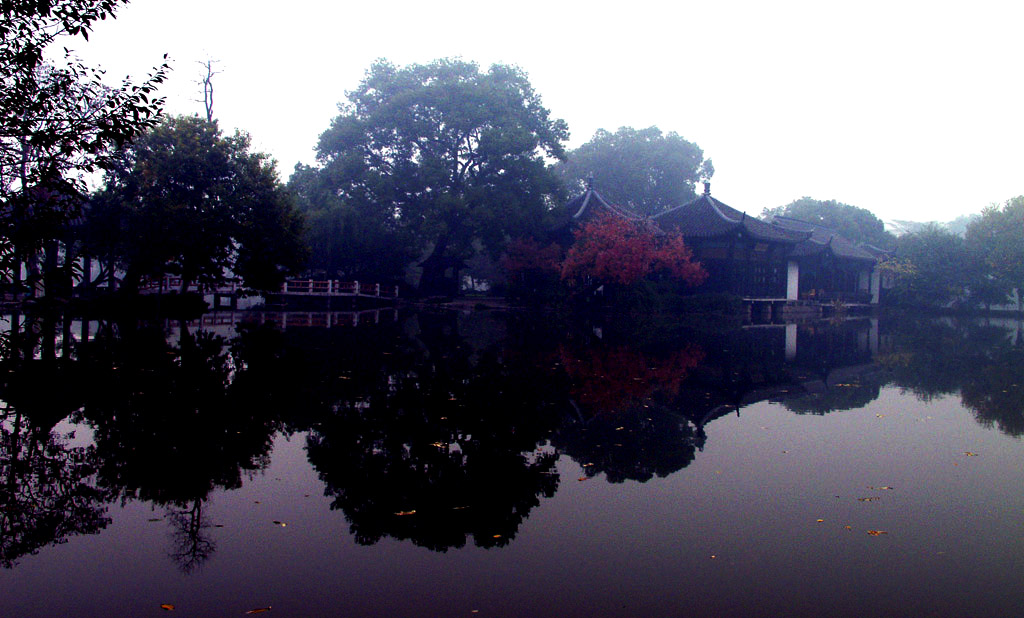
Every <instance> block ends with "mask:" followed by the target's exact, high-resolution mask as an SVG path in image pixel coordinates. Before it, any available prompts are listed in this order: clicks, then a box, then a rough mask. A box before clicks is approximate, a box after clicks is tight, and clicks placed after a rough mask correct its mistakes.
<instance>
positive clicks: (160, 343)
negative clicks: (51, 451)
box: [83, 325, 279, 572]
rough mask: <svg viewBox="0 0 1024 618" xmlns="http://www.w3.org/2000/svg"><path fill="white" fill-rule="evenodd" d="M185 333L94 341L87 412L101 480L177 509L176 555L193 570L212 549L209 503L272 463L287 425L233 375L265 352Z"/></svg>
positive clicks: (148, 332)
mask: <svg viewBox="0 0 1024 618" xmlns="http://www.w3.org/2000/svg"><path fill="white" fill-rule="evenodd" d="M178 339H179V340H178V344H177V345H176V346H175V345H172V344H170V343H168V342H167V340H166V339H165V336H164V333H163V332H162V330H160V329H150V328H143V329H138V330H133V329H131V328H122V329H120V331H119V336H117V337H112V336H111V337H105V338H100V339H97V340H96V341H94V342H91V344H90V347H89V348H88V349H87V350H85V353H86V354H88V355H89V358H90V360H91V361H92V362H93V364H94V365H95V366H96V367H97V369H96V372H95V375H94V378H95V381H96V384H95V387H94V388H93V389H92V390H91V393H90V397H89V399H88V401H87V402H86V406H85V409H84V412H83V415H84V416H85V418H87V419H88V421H89V422H90V423H91V424H92V425H93V426H94V428H95V436H96V448H97V455H98V457H99V459H100V462H101V464H100V467H99V480H100V483H101V484H102V485H103V486H104V487H107V488H109V489H110V490H111V492H112V493H113V494H114V495H116V496H120V497H121V499H122V500H130V499H135V500H147V501H151V502H153V503H154V504H157V505H161V506H165V507H168V508H169V510H170V517H169V519H170V522H171V525H172V527H173V528H174V532H173V534H172V537H173V542H174V549H173V550H172V551H171V555H172V556H174V557H175V558H176V559H179V560H180V562H179V564H180V566H181V568H182V569H183V570H185V571H186V572H188V571H191V570H193V569H195V568H196V567H197V566H198V565H199V564H201V563H202V562H203V561H204V560H206V559H207V558H208V557H209V556H210V555H211V554H212V552H213V549H214V544H213V543H212V541H210V540H209V539H207V538H206V537H205V536H204V534H203V530H204V529H205V528H206V524H205V523H204V522H203V518H202V515H203V511H202V509H203V503H204V502H205V501H206V500H207V498H208V496H209V494H210V492H211V491H213V490H214V489H217V488H221V489H234V488H238V487H240V486H241V485H242V477H243V473H245V472H247V471H254V470H259V469H262V468H264V467H265V466H266V465H267V464H268V463H269V452H270V446H271V437H272V434H273V432H274V431H275V430H276V428H277V427H278V425H279V423H278V422H277V421H276V420H275V418H274V417H273V416H272V415H271V414H272V410H268V409H267V408H265V407H262V406H259V405H254V404H253V402H254V400H256V399H258V396H254V395H253V394H252V393H249V392H239V390H238V389H235V388H234V385H233V383H232V381H231V378H232V372H233V370H236V371H237V373H236V374H235V377H236V380H237V379H238V377H239V376H240V375H242V374H244V373H245V372H246V371H249V370H250V367H253V369H252V370H254V371H258V370H259V366H260V360H259V359H260V356H259V354H257V353H256V352H254V351H253V350H252V349H251V348H248V350H249V353H248V355H247V356H245V357H244V358H243V357H241V356H238V357H235V358H232V357H231V356H229V354H228V352H227V351H226V350H225V341H224V339H223V338H221V337H218V336H215V335H212V334H210V333H207V332H202V331H200V332H198V333H190V332H189V331H188V329H187V328H186V327H185V326H184V325H182V326H181V327H180V329H179V337H178ZM243 348H246V346H245V345H243V344H240V348H239V349H243ZM243 382H244V381H243ZM248 384H249V385H250V386H254V385H253V384H252V383H251V382H248Z"/></svg>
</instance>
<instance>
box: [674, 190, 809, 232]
mask: <svg viewBox="0 0 1024 618" xmlns="http://www.w3.org/2000/svg"><path fill="white" fill-rule="evenodd" d="M654 221H655V222H656V223H657V224H658V225H660V226H661V227H662V228H664V229H665V230H676V231H678V232H679V233H681V234H682V235H683V237H684V238H712V237H715V236H724V235H726V234H729V233H733V232H739V231H743V232H745V233H746V234H747V235H748V236H750V237H752V238H755V239H757V240H767V241H773V242H784V243H798V242H800V241H802V240H804V239H806V238H807V236H808V235H807V233H806V232H798V231H793V230H787V229H784V228H781V227H776V226H773V225H769V224H768V223H765V222H764V221H761V220H760V219H756V218H754V217H748V216H747V214H746V213H744V212H740V211H738V210H736V209H735V208H733V207H731V206H729V205H727V204H724V203H722V202H720V201H718V200H716V199H715V198H713V197H711V196H710V195H709V194H707V193H705V194H703V195H701V196H699V197H698V198H697V199H695V200H693V201H691V202H688V203H686V204H683V205H682V206H677V207H675V208H672V209H671V210H666V211H665V212H662V213H659V214H657V215H655V216H654Z"/></svg>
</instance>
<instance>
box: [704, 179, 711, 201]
mask: <svg viewBox="0 0 1024 618" xmlns="http://www.w3.org/2000/svg"><path fill="white" fill-rule="evenodd" d="M704 195H706V196H708V197H711V181H710V180H705V181H704Z"/></svg>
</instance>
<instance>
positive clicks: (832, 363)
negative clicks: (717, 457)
mask: <svg viewBox="0 0 1024 618" xmlns="http://www.w3.org/2000/svg"><path fill="white" fill-rule="evenodd" d="M878 333H879V330H878V320H875V319H862V320H847V321H844V322H842V323H838V324H836V323H827V324H805V325H796V324H788V325H764V326H750V327H746V328H743V329H737V330H734V331H729V332H724V333H722V332H719V333H706V332H705V333H699V332H696V333H690V334H688V335H687V336H686V341H687V343H686V347H687V348H689V349H693V348H695V349H699V350H700V351H701V356H700V360H699V362H697V363H696V364H695V366H692V367H689V368H687V370H686V371H687V373H686V375H684V376H683V377H682V379H681V380H679V381H677V382H673V381H672V380H671V379H670V378H671V377H670V376H666V375H664V373H663V372H662V373H657V374H655V373H652V375H651V376H650V379H649V380H648V381H647V384H648V385H649V386H651V388H648V389H647V390H646V391H639V390H637V391H634V394H635V395H637V396H633V397H631V398H629V399H626V400H612V405H613V406H614V407H612V408H609V409H602V408H601V407H600V406H599V405H598V404H599V403H600V401H595V400H594V399H593V398H592V397H590V398H588V397H586V396H588V395H590V394H591V393H592V392H593V390H594V389H593V388H579V387H577V388H575V389H574V390H573V393H572V394H573V395H574V398H573V399H572V400H571V401H570V403H571V405H572V410H573V412H572V413H571V414H570V415H568V418H567V419H566V421H565V422H564V423H563V424H562V427H560V428H559V430H558V432H557V433H556V435H555V437H554V438H553V440H552V442H553V444H554V445H555V446H556V447H557V448H558V449H559V450H560V451H562V452H564V453H565V454H567V455H569V456H570V457H572V458H573V459H574V460H576V461H577V462H578V463H579V464H580V465H582V466H585V467H584V471H585V473H586V474H587V475H588V476H593V475H595V474H598V473H605V474H606V475H607V478H608V480H609V481H612V482H621V481H623V480H627V479H629V480H638V481H641V482H643V481H647V480H649V479H650V478H652V477H653V476H655V475H657V476H666V475H668V474H671V473H674V472H676V471H678V470H681V469H682V468H684V467H686V466H687V465H689V464H690V462H692V461H693V460H694V458H695V457H696V452H697V451H701V450H703V448H704V443H705V440H706V438H707V436H706V433H705V429H704V428H705V426H706V425H707V424H708V423H710V422H712V421H714V420H715V419H717V418H721V417H723V416H725V415H727V414H731V413H734V412H735V413H739V412H740V410H741V409H742V408H744V407H746V406H749V405H752V404H754V403H757V402H760V401H777V402H781V403H782V404H783V405H784V406H786V407H787V408H789V409H790V410H792V411H794V412H798V413H804V412H811V413H818V414H823V413H827V412H831V411H833V410H842V409H848V408H852V407H860V406H862V405H864V404H866V403H867V402H869V401H871V400H873V399H874V398H876V397H877V396H878V391H879V387H880V385H881V383H882V382H883V380H884V377H883V370H882V369H881V368H880V367H879V366H878V365H876V364H875V363H874V362H873V357H874V355H875V354H876V353H877V351H878V346H879V334H878ZM605 356H606V357H610V355H605ZM620 356H621V355H620ZM670 357H671V355H669V356H665V355H664V353H663V354H662V355H661V357H654V356H652V357H650V358H649V359H647V360H648V361H649V362H648V363H646V364H647V365H649V366H651V367H655V366H659V367H660V366H665V365H669V363H667V362H666V360H667V359H668V358H670ZM599 366H601V367H602V369H604V371H603V375H602V378H605V377H607V376H608V375H610V374H612V373H613V372H611V371H609V370H607V367H606V364H605V365H599ZM622 373H624V374H625V375H632V374H629V373H628V372H622ZM669 384H671V385H672V387H671V388H666V387H665V385H669Z"/></svg>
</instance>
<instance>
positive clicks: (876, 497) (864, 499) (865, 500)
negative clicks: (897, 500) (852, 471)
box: [857, 496, 882, 502]
mask: <svg viewBox="0 0 1024 618" xmlns="http://www.w3.org/2000/svg"><path fill="white" fill-rule="evenodd" d="M881 499H882V498H881V496H868V497H867V498H857V502H874V501H875V500H881Z"/></svg>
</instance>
